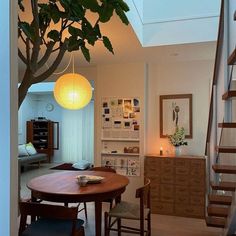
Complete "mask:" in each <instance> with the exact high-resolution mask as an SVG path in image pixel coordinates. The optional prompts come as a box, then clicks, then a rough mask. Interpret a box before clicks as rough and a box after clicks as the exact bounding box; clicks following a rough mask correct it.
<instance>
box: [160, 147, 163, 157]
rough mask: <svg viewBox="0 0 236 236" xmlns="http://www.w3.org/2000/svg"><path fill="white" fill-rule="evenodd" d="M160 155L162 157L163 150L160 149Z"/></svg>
mask: <svg viewBox="0 0 236 236" xmlns="http://www.w3.org/2000/svg"><path fill="white" fill-rule="evenodd" d="M162 155H163V148H162V147H160V156H162Z"/></svg>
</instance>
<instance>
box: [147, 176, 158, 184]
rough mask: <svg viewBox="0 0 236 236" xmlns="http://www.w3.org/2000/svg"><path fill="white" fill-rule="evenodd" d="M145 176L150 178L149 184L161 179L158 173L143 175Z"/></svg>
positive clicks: (156, 182)
mask: <svg viewBox="0 0 236 236" xmlns="http://www.w3.org/2000/svg"><path fill="white" fill-rule="evenodd" d="M145 177H147V178H149V179H150V181H151V185H152V184H159V183H160V179H161V177H160V175H155V176H154V175H153V176H150V175H145Z"/></svg>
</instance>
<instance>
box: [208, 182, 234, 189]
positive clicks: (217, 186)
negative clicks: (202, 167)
mask: <svg viewBox="0 0 236 236" xmlns="http://www.w3.org/2000/svg"><path fill="white" fill-rule="evenodd" d="M211 188H212V189H214V190H224V191H235V189H236V182H219V183H214V182H211Z"/></svg>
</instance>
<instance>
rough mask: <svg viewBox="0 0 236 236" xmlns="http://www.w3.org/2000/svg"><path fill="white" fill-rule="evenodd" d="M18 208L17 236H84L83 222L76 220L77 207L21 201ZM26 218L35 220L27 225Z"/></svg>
mask: <svg viewBox="0 0 236 236" xmlns="http://www.w3.org/2000/svg"><path fill="white" fill-rule="evenodd" d="M19 208H20V213H21V217H20V227H19V236H84V227H83V223H84V221H83V220H80V219H77V214H78V207H71V208H67V207H64V206H57V205H48V204H41V203H37V202H23V201H21V202H20V203H19ZM27 216H31V220H32V219H36V220H35V221H32V222H31V224H29V225H27V223H26V222H27Z"/></svg>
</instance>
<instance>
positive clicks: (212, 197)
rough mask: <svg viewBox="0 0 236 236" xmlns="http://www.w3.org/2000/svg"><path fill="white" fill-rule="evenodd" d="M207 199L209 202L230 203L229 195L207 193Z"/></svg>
mask: <svg viewBox="0 0 236 236" xmlns="http://www.w3.org/2000/svg"><path fill="white" fill-rule="evenodd" d="M208 199H209V202H210V204H219V205H231V203H232V197H231V196H225V195H217V194H209V195H208Z"/></svg>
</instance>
